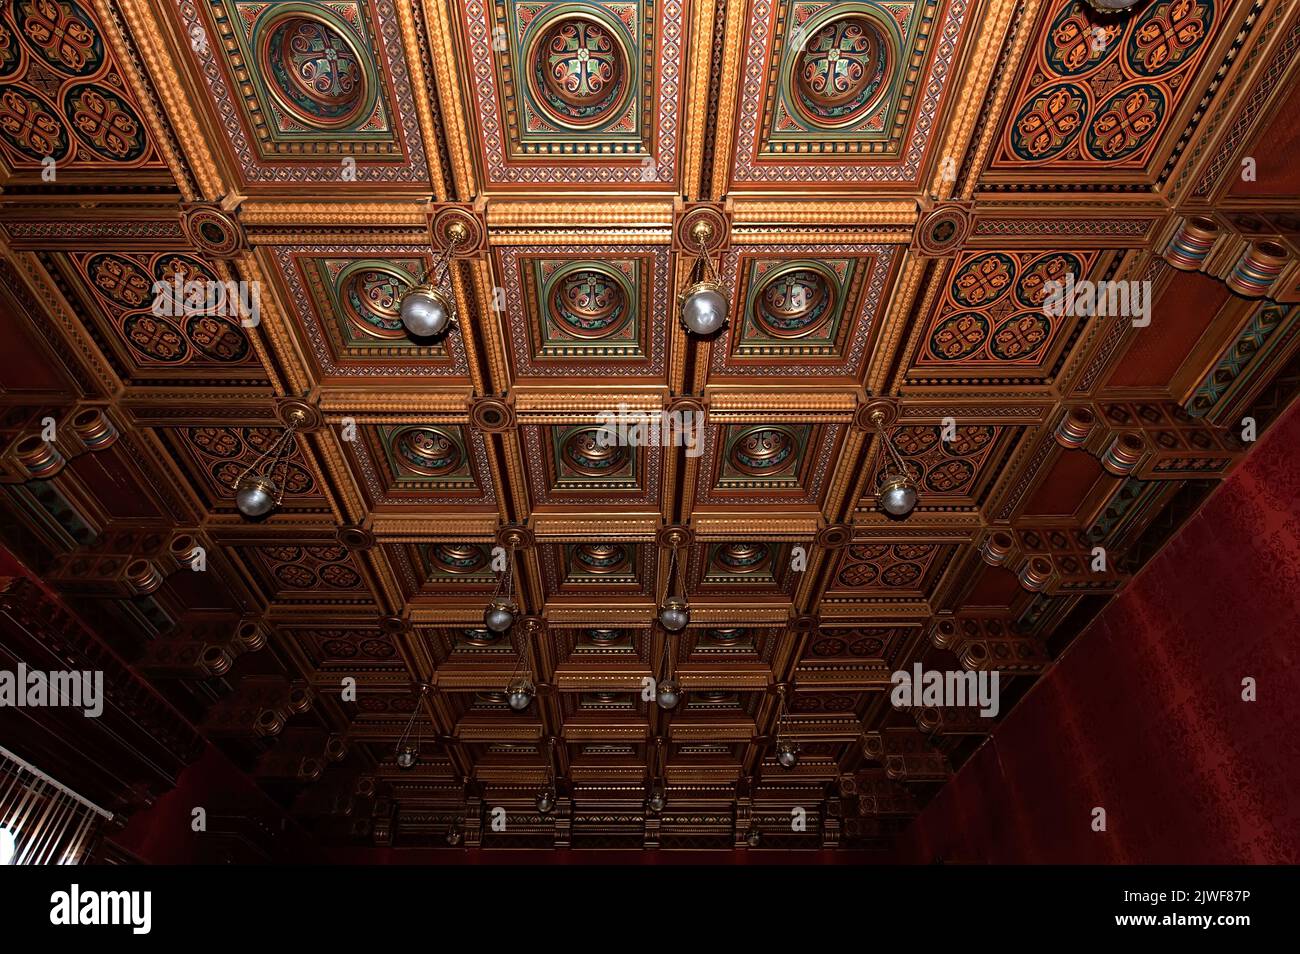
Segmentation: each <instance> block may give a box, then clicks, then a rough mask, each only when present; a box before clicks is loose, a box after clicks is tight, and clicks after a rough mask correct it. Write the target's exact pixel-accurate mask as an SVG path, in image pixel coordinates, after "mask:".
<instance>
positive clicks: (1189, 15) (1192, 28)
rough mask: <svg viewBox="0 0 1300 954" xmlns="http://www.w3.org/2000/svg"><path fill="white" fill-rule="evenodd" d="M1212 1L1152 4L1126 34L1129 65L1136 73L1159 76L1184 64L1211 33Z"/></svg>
mask: <svg viewBox="0 0 1300 954" xmlns="http://www.w3.org/2000/svg"><path fill="white" fill-rule="evenodd" d="M1213 25H1214V4H1213V3H1211V2H1209V0H1161V2H1159V3H1153V4H1152V5H1151V6H1150V8H1149V9H1147V10H1146V12H1144V13H1143V14H1142V16H1140V17H1139V18H1138V20H1137V23H1136V24H1135V25H1134V27H1133V30H1132V32H1130V33H1129V38H1128V49H1127V50H1126V54H1127V56H1128V63H1129V66H1130V67H1131V68H1132V70H1133V72H1135V73H1137V74H1138V75H1139V76H1161V75H1163V74H1165V73H1168V72H1170V71H1171V70H1176V69H1178V67H1180V66H1181V65H1183V64H1184V63H1186V62H1187V61H1188V60H1189V59H1191V57H1192V56H1193V55H1194V54H1195V53H1196V51H1197V49H1199V48H1200V46H1201V44H1202V43H1204V42H1205V39H1206V37H1208V36H1209V35H1210V28H1211V27H1212V26H1213Z"/></svg>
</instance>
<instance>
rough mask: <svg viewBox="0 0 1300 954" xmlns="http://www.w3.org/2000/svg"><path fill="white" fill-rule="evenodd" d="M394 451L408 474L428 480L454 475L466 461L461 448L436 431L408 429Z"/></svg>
mask: <svg viewBox="0 0 1300 954" xmlns="http://www.w3.org/2000/svg"><path fill="white" fill-rule="evenodd" d="M393 449H394V450H395V451H396V452H397V456H398V458H399V459H400V460H401V462H402V464H403V465H405V467H406V468H407V469H408V470H411V471H414V472H415V473H417V474H421V475H422V476H425V477H442V476H445V475H447V474H450V473H453V472H454V471H456V470H457V469H458V468H459V467H460V466H461V463H462V461H463V460H464V456H463V454H462V453H461V449H460V445H459V444H458V443H457V442H456V441H455V440H454V439H452V437H451V435H450V434H447V433H446V432H444V431H442V430H440V429H439V428H436V427H409V428H407V429H406V430H404V431H401V432H400V433H399V434H398V435H397V437H396V438H395V439H394V441H393Z"/></svg>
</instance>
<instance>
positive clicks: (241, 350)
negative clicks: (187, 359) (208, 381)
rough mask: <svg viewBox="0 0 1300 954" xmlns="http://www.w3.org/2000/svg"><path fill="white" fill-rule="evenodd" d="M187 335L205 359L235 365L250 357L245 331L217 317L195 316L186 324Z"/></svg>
mask: <svg viewBox="0 0 1300 954" xmlns="http://www.w3.org/2000/svg"><path fill="white" fill-rule="evenodd" d="M185 334H186V335H187V336H188V337H189V339H190V343H191V344H193V345H194V347H195V349H196V350H198V351H199V352H200V353H201V354H203V356H204V357H206V358H208V359H209V360H211V361H221V362H224V363H227V364H234V363H236V362H239V361H243V360H244V359H245V358H246V357H248V338H247V337H245V335H244V332H243V329H242V328H240V327H239V325H236V324H234V323H233V322H230V321H227V320H226V319H225V318H221V317H219V316H217V315H194V316H191V317H190V319H189V320H188V321H186V322H185Z"/></svg>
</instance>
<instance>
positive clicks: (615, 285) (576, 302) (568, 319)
mask: <svg viewBox="0 0 1300 954" xmlns="http://www.w3.org/2000/svg"><path fill="white" fill-rule="evenodd" d="M547 309H548V311H549V314H550V317H551V320H552V321H553V322H554V323H555V324H556V326H557V327H559V329H560V330H561V331H563V332H565V333H567V334H570V335H573V336H574V337H575V338H587V339H597V338H605V337H608V336H609V335H612V334H614V333H615V332H617V331H619V330H621V329H622V328H623V326H624V325H626V324H627V321H628V318H630V317H631V315H632V310H631V309H630V308H629V307H628V295H627V291H626V290H625V289H624V287H623V283H622V282H620V281H619V279H618V277H617V276H615V275H614V274H613V273H611V272H609V271H606V270H605V269H603V268H589V267H578V268H573V269H568V270H566V271H563V272H561V273H560V274H558V275H556V276H555V277H554V278H553V279H552V280H551V282H550V291H549V295H548V298H547Z"/></svg>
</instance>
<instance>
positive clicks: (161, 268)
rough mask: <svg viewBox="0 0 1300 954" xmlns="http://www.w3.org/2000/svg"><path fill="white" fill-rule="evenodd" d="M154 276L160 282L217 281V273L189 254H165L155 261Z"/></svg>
mask: <svg viewBox="0 0 1300 954" xmlns="http://www.w3.org/2000/svg"><path fill="white" fill-rule="evenodd" d="M153 276H154V278H156V279H158V281H160V282H168V283H172V282H174V281H175V280H176V279H177V278H179V279H180V280H181V282H182V283H184V282H191V281H194V282H215V281H216V280H217V276H216V274H215V273H214V272H213V271H212V270H211V269H209V268H208V267H207V266H206V265H204V264H203V263H202V262H200V261H199V260H198V259H197V258H191V257H190V256H188V255H163V256H161V257H160V258H158V260H157V261H155V262H154V263H153Z"/></svg>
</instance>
